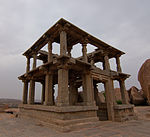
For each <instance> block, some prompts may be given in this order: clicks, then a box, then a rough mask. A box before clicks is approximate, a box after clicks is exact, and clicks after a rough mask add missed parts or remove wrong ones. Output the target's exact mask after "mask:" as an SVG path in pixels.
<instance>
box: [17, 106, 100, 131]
mask: <svg viewBox="0 0 150 137" xmlns="http://www.w3.org/2000/svg"><path fill="white" fill-rule="evenodd" d="M19 109H20V113H19V117H30V118H35V119H38V120H41V121H44V122H47V123H49V125H50V126H51V127H53V128H55V129H57V130H60V131H70V130H75V129H77V128H82V127H85V126H86V127H87V126H95V125H97V124H99V119H98V117H97V109H98V108H97V107H96V106H65V107H57V106H44V105H28V104H21V105H20V106H19Z"/></svg>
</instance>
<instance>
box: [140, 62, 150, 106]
mask: <svg viewBox="0 0 150 137" xmlns="http://www.w3.org/2000/svg"><path fill="white" fill-rule="evenodd" d="M138 80H139V82H140V85H141V87H142V91H143V95H144V97H145V98H146V99H147V103H148V104H149V105H150V59H148V60H146V61H145V62H144V64H143V65H142V66H141V68H140V70H139V73H138Z"/></svg>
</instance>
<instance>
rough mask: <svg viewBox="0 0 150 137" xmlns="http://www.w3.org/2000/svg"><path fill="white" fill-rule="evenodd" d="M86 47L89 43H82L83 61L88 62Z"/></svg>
mask: <svg viewBox="0 0 150 137" xmlns="http://www.w3.org/2000/svg"><path fill="white" fill-rule="evenodd" d="M86 46H87V43H82V55H83V61H85V62H88V58H87V48H86Z"/></svg>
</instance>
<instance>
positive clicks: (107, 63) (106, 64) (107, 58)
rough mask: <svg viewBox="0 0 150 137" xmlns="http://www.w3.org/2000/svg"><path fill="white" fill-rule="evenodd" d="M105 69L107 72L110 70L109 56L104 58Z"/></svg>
mask: <svg viewBox="0 0 150 137" xmlns="http://www.w3.org/2000/svg"><path fill="white" fill-rule="evenodd" d="M104 69H105V70H108V71H109V70H110V64H109V57H108V55H105V56H104Z"/></svg>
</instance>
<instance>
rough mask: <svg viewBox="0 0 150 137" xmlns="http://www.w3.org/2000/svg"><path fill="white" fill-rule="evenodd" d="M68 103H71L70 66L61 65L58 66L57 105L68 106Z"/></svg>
mask: <svg viewBox="0 0 150 137" xmlns="http://www.w3.org/2000/svg"><path fill="white" fill-rule="evenodd" d="M68 105H69V90H68V68H66V67H64V66H61V67H59V68H58V100H57V106H68Z"/></svg>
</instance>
